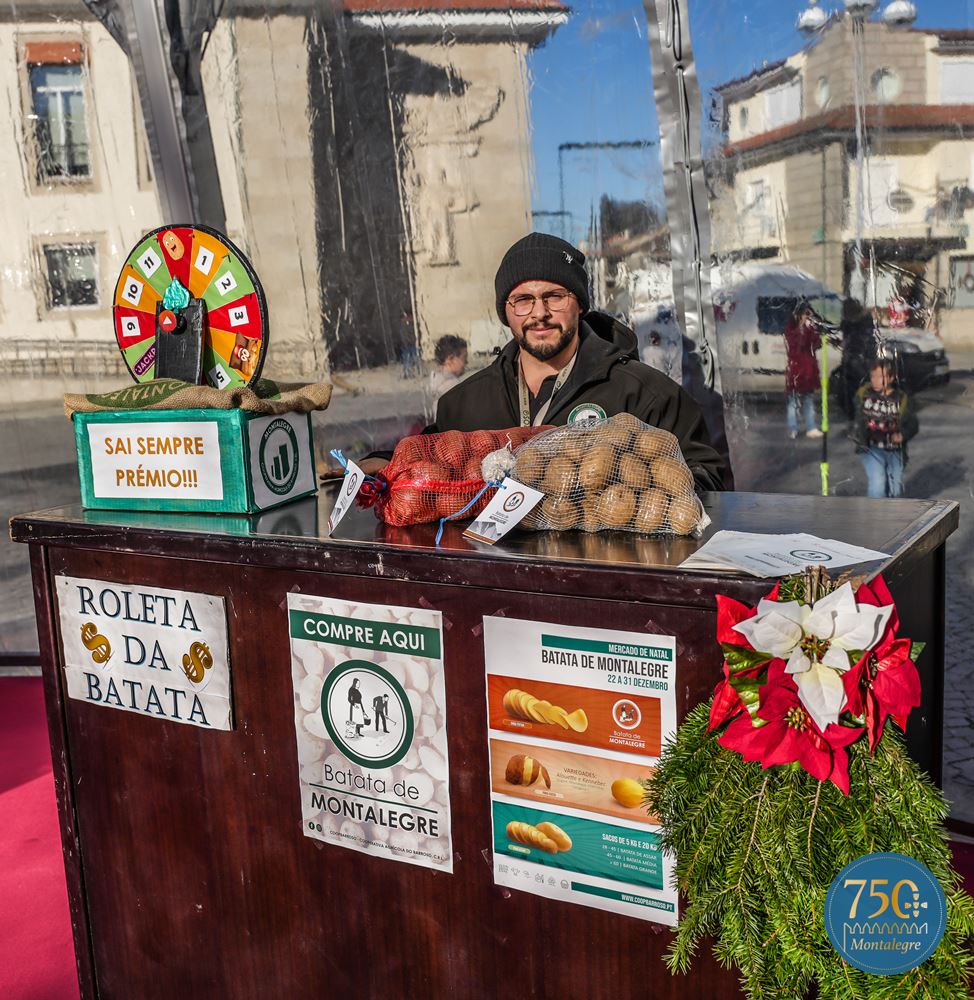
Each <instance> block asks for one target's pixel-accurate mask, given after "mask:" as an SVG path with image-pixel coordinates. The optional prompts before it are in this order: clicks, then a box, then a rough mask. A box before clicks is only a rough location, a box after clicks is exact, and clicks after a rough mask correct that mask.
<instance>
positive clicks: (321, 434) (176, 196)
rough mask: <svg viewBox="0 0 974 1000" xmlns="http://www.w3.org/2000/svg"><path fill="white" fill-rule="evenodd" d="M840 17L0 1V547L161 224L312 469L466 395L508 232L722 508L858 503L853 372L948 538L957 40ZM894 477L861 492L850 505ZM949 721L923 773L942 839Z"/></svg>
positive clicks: (955, 575)
mask: <svg viewBox="0 0 974 1000" xmlns="http://www.w3.org/2000/svg"><path fill="white" fill-rule="evenodd" d="M847 6H849V5H847V4H846V3H844V2H842V0H834V2H833V3H832V5H831V6H829V5H828V4H827V3H813V4H811V5H807V4H806V3H805V2H804V0H786V2H781V0H754V2H750V3H747V4H740V3H732V2H730V0H674V2H672V3H670V2H664V0H646V2H645V3H636V2H630V0H582V2H580V3H577V4H572V5H569V4H566V3H564V2H561V0H503V2H501V0H496V2H495V0H452V2H450V0H415V2H413V0H410V2H406V3H404V2H398V0H397V2H392V0H344V2H341V3H329V4H325V3H321V2H312V0H288V2H284V0H279V2H278V0H263V2H250V0H225V2H220V0H146V2H144V3H138V4H130V3H123V2H122V0H87V2H81V0H73V2H69V0H62V2H55V0H28V2H19V0H18V2H16V3H14V2H13V0H0V42H2V45H3V46H4V51H6V52H7V53H10V54H12V55H13V56H14V58H8V59H7V60H5V61H4V63H3V69H2V70H0V80H2V86H3V91H4V93H3V97H4V106H5V107H6V108H7V109H8V111H9V113H8V114H7V115H6V117H5V119H4V125H3V128H4V129H6V133H5V141H4V142H3V143H0V167H2V176H3V177H4V180H5V183H4V185H3V186H2V187H0V211H2V217H3V218H4V220H5V222H6V224H7V239H6V240H4V241H3V243H2V245H0V267H2V271H3V276H4V281H3V283H2V286H0V332H2V336H0V373H2V375H3V377H4V378H5V380H6V384H5V392H4V396H3V402H2V404H0V414H2V419H3V421H4V425H5V426H4V433H3V442H4V444H3V448H2V450H0V472H2V480H0V481H2V483H3V492H2V498H3V499H2V504H0V507H2V511H3V514H4V516H9V515H11V514H14V513H18V512H21V511H24V510H28V509H37V508H43V507H49V506H53V505H56V504H58V503H66V502H75V501H76V500H77V497H78V484H77V478H76V471H75V455H74V443H73V435H72V433H71V428H70V425H69V424H68V423H67V422H66V421H65V420H64V418H63V415H62V414H61V408H60V398H61V395H62V394H63V393H64V392H66V391H72V392H78V391H96V390H107V389H112V388H117V387H119V386H121V385H124V384H126V383H127V382H128V380H129V376H128V374H127V372H126V370H125V366H124V364H123V362H122V359H121V356H120V354H119V352H118V350H117V348H116V345H115V338H114V335H113V330H112V322H111V306H112V296H113V290H114V285H115V280H116V278H117V276H118V273H119V270H120V267H121V264H122V261H123V260H124V259H125V257H126V256H127V255H128V253H129V251H130V250H131V249H132V247H133V246H134V245H135V244H136V242H137V240H138V238H139V237H140V236H141V235H142V234H143V233H145V232H147V231H149V230H151V229H153V228H155V227H157V226H160V225H163V224H174V223H180V222H195V223H203V224H209V225H213V226H216V227H217V228H220V229H223V230H224V231H225V232H226V233H227V235H228V236H229V237H230V239H231V240H232V241H233V242H234V243H235V244H237V245H238V246H239V247H240V249H241V250H243V251H244V253H245V254H246V255H247V256H248V257H249V258H250V260H251V261H252V262H253V264H254V266H255V268H256V271H257V274H258V275H259V277H260V279H261V282H262V284H263V286H264V290H265V292H266V296H267V301H268V307H269V327H270V341H269V350H268V360H267V365H266V367H265V369H264V371H265V373H266V374H268V375H270V376H272V377H278V378H286V379H314V378H320V379H330V380H331V381H332V382H333V383H334V385H335V387H336V392H335V395H334V397H333V401H332V404H331V406H330V408H329V409H328V410H327V411H326V412H325V413H323V414H318V415H316V418H315V419H316V431H317V435H316V438H317V447H318V449H319V462H320V464H321V466H322V468H324V467H325V466H326V465H327V464H330V460H329V459H328V458H327V456H328V453H329V451H330V449H331V448H334V447H339V448H341V449H342V450H343V451H344V452H345V454H347V455H349V456H351V457H361V456H362V455H364V454H365V453H366V452H368V451H371V450H373V449H377V448H379V449H381V448H390V447H391V446H392V445H393V444H394V443H395V441H397V440H398V439H399V438H401V437H403V436H404V435H406V434H409V433H416V432H417V431H419V430H420V429H421V428H422V427H423V426H424V425H425V424H426V423H427V422H428V421H429V419H430V417H431V416H432V414H433V412H434V408H435V401H436V396H437V395H438V394H439V393H441V392H442V391H445V389H446V388H448V387H449V386H450V385H452V384H454V383H455V382H456V380H457V379H460V378H463V377H465V376H466V375H468V374H469V373H470V372H471V371H474V370H476V369H477V368H479V367H482V366H483V365H485V364H488V363H489V362H490V360H491V359H492V357H493V356H494V353H495V352H496V351H497V350H498V349H499V348H500V347H502V346H503V345H504V344H505V343H506V342H507V340H508V338H509V336H510V333H509V331H508V330H507V329H506V328H505V327H503V326H502V325H501V323H500V321H499V319H498V317H497V314H496V309H495V303H494V290H493V277H494V273H495V270H496V268H497V265H498V262H499V261H500V258H501V256H502V254H503V252H504V250H505V249H506V248H507V247H508V246H509V245H510V244H511V243H513V242H514V241H515V240H517V239H518V238H520V237H521V236H523V235H524V234H525V233H527V232H529V231H531V230H532V229H537V230H541V231H546V232H550V233H554V234H556V235H558V236H562V237H564V238H566V239H569V240H570V241H572V242H573V243H574V244H575V245H577V246H578V247H580V248H581V249H582V251H583V252H584V254H585V255H586V259H587V268H588V272H589V275H590V280H591V290H592V299H593V302H594V303H595V304H596V306H597V307H599V308H601V309H602V310H604V311H606V312H609V313H611V314H613V315H615V316H616V317H618V318H621V319H622V320H624V321H625V322H627V323H629V324H630V325H631V326H632V327H633V328H634V330H635V331H636V334H637V339H638V343H639V351H640V355H641V357H642V359H643V360H644V361H646V362H647V363H649V364H651V365H653V366H655V367H657V368H659V369H660V370H662V371H664V372H665V373H666V374H668V375H670V377H672V378H674V379H676V380H678V381H683V382H684V384H686V385H687V386H688V387H689V388H690V389H691V390H692V391H694V392H695V393H696V394H697V396H698V398H699V399H700V400H701V402H702V403H704V405H705V406H708V407H710V410H709V411H708V418H713V419H716V420H717V423H716V424H715V426H717V427H718V429H719V426H720V419H721V417H722V418H723V425H724V427H725V428H726V432H727V439H728V446H729V450H730V455H731V459H732V461H733V467H734V476H735V480H736V485H737V487H738V488H739V489H760V490H764V491H768V490H770V491H781V492H798V493H814V494H821V493H829V494H846V495H858V494H865V493H866V490H867V482H868V480H867V465H868V464H864V463H863V460H862V457H861V455H860V454H858V453H857V451H856V448H855V446H854V445H853V444H852V443H851V441H850V440H849V432H850V430H851V429H852V424H851V423H850V416H849V415H850V413H851V411H852V409H853V407H854V405H855V400H856V393H857V391H858V390H859V388H860V386H861V385H862V383H863V380H864V379H866V378H868V375H869V370H870V367H871V364H872V362H873V361H874V360H875V359H876V358H877V357H878V358H883V359H887V360H888V361H889V362H890V363H891V365H892V370H893V373H894V374H896V375H898V376H899V378H900V381H901V383H902V384H903V385H905V386H906V387H907V389H908V390H909V392H910V393H911V395H912V396H913V397H914V399H915V402H916V404H917V410H918V414H919V428H920V429H919V433H918V434H917V436H916V437H915V438H914V439H913V440H912V441H911V442H910V444H909V462H908V463H907V465H906V467H905V470H904V472H903V475H902V489H903V491H904V493H905V495H907V496H913V497H943V498H949V499H959V500H960V501H961V502H962V505H963V507H964V509H965V510H966V508H967V507H968V506H969V505H970V502H971V445H970V435H969V433H968V432H967V430H966V428H967V425H968V423H969V413H970V405H969V398H968V397H969V392H968V389H969V383H970V382H971V380H972V379H974V375H972V368H974V364H972V358H974V343H972V336H974V335H972V333H971V331H972V329H974V324H972V320H974V245H972V243H971V239H972V237H971V235H970V233H971V223H972V222H974V146H972V136H971V133H972V130H974V84H972V82H971V81H972V80H974V72H972V71H971V70H972V68H974V22H971V21H970V14H969V12H968V11H967V8H966V7H964V6H963V5H961V6H958V5H948V4H946V3H944V2H942V0H924V2H923V3H918V4H917V9H918V19H917V21H916V23H915V24H912V25H911V24H903V23H900V22H902V20H903V16H904V15H902V11H903V10H904V9H905V7H907V6H908V5H903V4H900V5H898V6H897V7H896V11H899V13H896V11H894V14H895V16H893V15H891V14H889V13H888V11H887V6H888V4H884V3H882V2H877V3H875V4H870V3H858V4H856V5H852V6H853V7H854V9H855V10H856V11H857V12H858V13H856V14H852V13H848V12H847V10H846V8H847ZM884 14H885V15H886V16H885V19H884ZM891 22H896V23H891ZM691 35H692V46H691V44H690V41H691ZM698 94H699V97H698V96H697V95H698ZM698 137H699V151H698V149H697V138H698ZM674 274H675V275H676V281H675V282H674ZM789 344H791V345H792V347H791V355H792V356H791V358H789V346H788V345H789ZM707 345H709V346H710V347H711V348H713V349H715V351H716V357H717V361H718V365H717V366H716V368H714V367H712V366H710V365H709V355H708V353H707ZM701 376H702V377H701ZM719 392H722V393H723V397H722V400H721V397H720V395H719V394H718V393H719ZM722 404H723V412H721V405H722ZM891 433H892V432H891ZM895 473H896V470H895V469H892V468H888V467H887V464H885V463H884V464H883V465H882V468H878V467H876V468H872V470H871V475H872V482H873V488H874V489H880V488H882V489H883V490H886V489H887V488H888V487H892V488H894V489H895V488H896V487H897V476H896V474H895ZM880 480H882V482H881V481H880ZM966 523H967V519H966V518H965V517H962V519H961V525H962V527H961V531H960V532H959V533H958V535H957V536H956V537H955V539H954V540H952V542H951V544H950V554H951V555H950V560H949V563H948V598H947V615H948V631H949V644H950V645H949V649H948V653H949V660H950V664H951V666H950V670H951V674H950V676H949V678H948V690H954V691H961V692H963V691H965V690H968V689H971V688H972V685H971V684H970V680H971V678H970V677H968V676H967V675H966V674H965V673H964V671H966V670H968V668H967V667H966V666H965V665H964V660H965V658H964V656H963V647H962V645H961V640H962V637H963V628H964V626H965V625H966V624H967V621H968V620H969V619H970V618H971V615H972V609H974V576H972V574H974V570H968V569H967V568H966V567H965V562H964V560H963V559H962V554H963V552H964V551H965V549H966V548H967V547H969V544H970V537H969V533H970V529H969V528H967V527H965V525H966ZM0 574H2V578H3V581H4V584H5V594H6V595H7V601H6V602H5V609H4V627H3V630H2V631H0V652H2V653H4V654H6V653H10V652H13V651H18V650H20V651H28V652H29V651H31V650H35V649H36V636H35V635H34V627H33V622H32V616H31V605H32V602H31V597H30V587H29V576H28V571H27V559H26V553H25V552H24V551H23V550H18V551H14V548H13V546H11V545H10V544H9V543H8V542H6V541H3V542H0ZM965 698H966V696H963V697H960V699H959V700H957V701H956V703H950V704H948V709H947V711H948V721H949V726H950V727H951V728H950V729H948V735H947V739H948V751H947V758H946V759H945V764H946V771H947V779H948V782H950V781H953V782H955V784H954V785H948V788H949V790H950V791H952V793H953V794H955V798H956V800H957V802H958V803H960V804H959V805H958V809H961V810H963V809H967V810H968V813H969V815H974V789H972V788H971V779H970V777H969V776H967V777H965V775H969V771H970V767H969V764H970V759H971V757H972V756H974V752H971V751H970V748H969V747H968V746H967V744H966V743H965V742H964V741H965V740H967V739H968V738H969V737H968V736H963V737H958V738H957V739H955V738H954V737H953V736H952V735H951V733H953V732H954V731H957V732H960V733H969V730H970V723H971V716H972V714H974V705H972V703H971V702H970V701H968V700H965ZM965 754H966V758H965V757H964V755H965ZM965 768H966V771H965ZM965 781H966V782H967V785H966V786H964V787H965V788H966V789H967V791H965V792H963V793H962V792H961V791H960V789H961V785H962V783H963V782H965ZM964 795H967V796H968V797H967V798H964ZM964 803H966V805H964Z"/></svg>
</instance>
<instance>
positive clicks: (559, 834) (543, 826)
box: [537, 822, 572, 851]
mask: <svg viewBox="0 0 974 1000" xmlns="http://www.w3.org/2000/svg"><path fill="white" fill-rule="evenodd" d="M537 829H538V830H539V831H540V832H541V833H543V834H544V835H545V836H546V837H550V838H551V839H552V840H553V841H554V842H555V843H556V844H557V845H558V850H559V851H570V850H571V849H572V838H571V837H569V836H568V834H567V833H565V831H564V830H563V829H562V828H561V827H560V826H557V825H556V824H555V823H547V822H545V823H539V824H538V826H537Z"/></svg>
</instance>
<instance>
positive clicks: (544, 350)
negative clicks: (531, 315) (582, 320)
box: [514, 320, 578, 361]
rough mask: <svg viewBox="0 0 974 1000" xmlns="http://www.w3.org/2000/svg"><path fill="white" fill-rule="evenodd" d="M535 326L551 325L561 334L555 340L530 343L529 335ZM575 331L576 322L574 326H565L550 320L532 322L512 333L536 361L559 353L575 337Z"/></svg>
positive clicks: (522, 347) (576, 331)
mask: <svg viewBox="0 0 974 1000" xmlns="http://www.w3.org/2000/svg"><path fill="white" fill-rule="evenodd" d="M536 326H553V327H556V328H557V329H559V330H561V334H560V336H558V338H557V339H555V340H552V341H547V342H546V343H543V344H533V343H531V340H530V335H531V331H532V330H533V329H534V328H535V327H536ZM577 333H578V324H577V323H576V324H575V325H574V326H571V327H566V326H562V325H561V323H556V322H554V321H553V320H552V321H551V322H549V323H534V324H532V325H531V326H530V327H522V328H521V332H520V333H515V334H514V339H515V340H516V341H517V342H518V344H519V346H520V347H521V349H522V350H524V351H526V352H527V353H528V354H530V355H531V357H532V358H536V359H537V360H538V361H548V360H550V359H551V358H553V357H555V356H556V355H558V354H561V352H562V351H563V350H564V349H565V348H566V347H567V346H568V345H569V344H570V343H571V342H572V340H574V339H575V336H576V335H577Z"/></svg>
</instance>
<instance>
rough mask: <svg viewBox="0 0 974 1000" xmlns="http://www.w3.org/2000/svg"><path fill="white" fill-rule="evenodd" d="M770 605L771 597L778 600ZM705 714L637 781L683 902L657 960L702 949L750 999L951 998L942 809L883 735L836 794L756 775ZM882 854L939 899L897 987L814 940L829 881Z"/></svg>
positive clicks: (682, 962) (684, 958)
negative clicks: (915, 962)
mask: <svg viewBox="0 0 974 1000" xmlns="http://www.w3.org/2000/svg"><path fill="white" fill-rule="evenodd" d="M783 599H784V598H783ZM708 723H709V705H701V706H699V707H698V708H696V709H695V710H694V711H693V712H691V713H690V715H689V716H688V717H687V719H686V721H685V722H684V724H683V725H682V726H681V727H680V730H679V732H678V734H677V737H676V739H675V740H674V741H672V742H671V743H669V744H668V745H667V747H666V748H665V750H664V752H663V756H662V758H661V760H660V766H659V768H658V769H657V771H656V773H655V775H654V776H653V778H652V779H651V780H650V781H649V782H648V783H647V806H648V808H649V810H650V811H651V812H652V813H654V814H655V815H656V816H658V817H659V819H660V822H661V824H662V840H663V846H664V848H666V849H667V850H670V851H672V852H673V853H674V855H675V857H676V868H675V878H676V882H677V885H678V886H679V888H680V889H681V890H682V892H683V893H684V894H685V897H686V900H685V906H684V908H683V910H682V915H681V919H680V924H679V926H678V928H677V930H676V933H675V936H674V938H673V941H672V942H671V945H670V948H669V951H668V953H667V956H666V962H667V965H668V967H669V968H670V969H671V971H673V972H674V973H676V972H686V971H687V970H689V968H690V967H691V966H692V964H693V961H694V958H695V956H696V954H697V950H698V948H699V947H700V946H701V945H702V944H703V943H704V942H705V940H706V939H712V940H713V945H712V946H713V951H714V954H715V956H716V957H717V959H718V960H719V961H720V962H721V963H722V964H724V965H725V966H727V967H730V968H734V969H736V970H737V971H738V973H739V974H740V979H741V984H742V988H743V989H744V991H745V993H746V995H747V996H748V997H749V998H751V1000H763V998H774V1000H788V998H795V1000H801V998H804V997H806V996H807V995H808V994H809V993H810V992H812V993H814V992H815V991H817V995H818V996H819V997H821V998H825V997H828V998H829V1000H919V998H930V1000H957V998H960V997H965V996H968V995H969V992H968V991H969V983H970V977H971V974H972V970H974V958H972V952H971V943H972V941H974V900H972V899H971V898H970V897H969V896H968V895H967V894H966V893H965V892H964V891H963V889H962V887H961V882H960V878H959V877H958V875H957V873H956V872H955V871H954V870H953V868H952V866H951V860H950V852H949V849H948V846H947V843H946V840H945V835H944V832H943V826H942V824H943V821H944V819H945V817H946V815H947V804H946V802H945V801H944V798H943V795H942V794H941V792H940V791H939V790H938V789H936V788H935V787H934V785H933V783H932V782H931V781H930V779H929V778H928V777H927V775H925V774H924V773H923V772H922V771H921V770H920V768H919V767H918V766H917V765H916V764H915V763H914V762H913V761H912V760H911V759H910V757H909V756H908V755H907V753H906V750H905V747H904V744H903V741H902V739H901V737H900V736H899V735H898V734H897V732H896V731H895V730H894V729H893V728H892V727H890V726H888V727H887V728H886V731H885V732H884V734H883V736H882V739H881V740H880V742H879V745H878V746H877V748H876V751H875V754H874V755H873V756H872V757H870V755H869V749H868V745H867V741H866V740H860V741H859V742H857V743H855V744H853V745H852V746H851V747H849V750H848V753H849V775H850V785H851V789H850V794H849V795H848V796H846V795H843V794H842V792H841V791H840V790H839V789H838V788H837V787H836V786H835V785H833V784H832V783H831V782H824V783H820V782H818V781H817V780H816V779H815V778H813V777H812V776H811V775H809V774H807V773H806V772H805V771H804V770H802V769H801V768H800V767H799V766H798V765H786V766H782V767H773V768H769V769H763V768H762V767H761V765H760V764H757V763H749V762H747V761H745V760H744V759H743V757H741V756H740V755H739V754H737V753H735V752H734V751H732V750H727V749H725V748H723V747H721V746H720V744H719V743H718V742H717V734H716V733H714V732H709V731H708ZM878 851H895V852H899V853H901V854H907V855H909V856H911V857H914V858H916V859H917V860H918V861H921V862H923V863H924V864H925V865H927V867H928V868H930V870H931V871H932V872H933V874H934V876H935V877H936V878H937V879H938V880H939V882H940V884H941V886H942V887H943V889H944V893H945V896H946V898H947V908H948V919H947V929H946V932H945V934H944V937H943V940H942V941H941V943H940V946H939V947H938V948H937V950H936V951H935V952H934V954H933V955H932V956H931V957H930V958H929V959H927V961H926V962H924V963H923V965H921V966H920V967H919V968H918V969H916V970H914V971H913V972H911V973H909V974H908V975H906V976H902V977H887V976H872V975H868V974H867V973H864V972H861V971H860V970H858V969H855V968H853V967H852V966H850V965H848V964H847V963H846V962H844V961H843V960H842V958H841V957H840V956H839V955H838V954H837V953H836V951H835V950H834V948H833V947H832V945H831V942H830V941H829V939H828V935H827V934H826V931H825V919H824V906H825V895H826V892H827V890H828V887H829V884H830V883H831V881H832V879H833V878H834V877H835V876H836V875H837V874H838V872H839V871H840V870H841V869H842V868H844V867H845V866H846V865H847V864H848V863H849V862H851V861H854V860H855V859H856V858H858V857H861V856H862V855H864V854H871V853H874V852H878Z"/></svg>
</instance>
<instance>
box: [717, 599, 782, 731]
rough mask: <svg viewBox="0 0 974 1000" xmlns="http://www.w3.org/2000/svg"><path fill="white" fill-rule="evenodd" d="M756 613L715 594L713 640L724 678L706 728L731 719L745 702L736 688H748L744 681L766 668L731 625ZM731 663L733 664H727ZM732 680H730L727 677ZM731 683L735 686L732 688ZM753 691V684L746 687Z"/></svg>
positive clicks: (763, 656) (766, 659)
mask: <svg viewBox="0 0 974 1000" xmlns="http://www.w3.org/2000/svg"><path fill="white" fill-rule="evenodd" d="M777 593H778V585H777V584H775V588H774V590H773V591H772V592H771V595H774V596H771V595H769V597H768V600H774V597H776V596H777ZM756 614H757V608H749V607H748V606H747V605H746V604H742V603H741V602H740V601H735V600H734V598H732V597H725V596H724V595H723V594H718V595H717V641H718V642H719V643H720V645H721V648H722V649H723V650H724V655H725V659H724V679H723V680H722V681H721V682H720V683H719V684H718V685H717V687H716V688H715V689H714V699H713V701H712V702H711V705H710V728H711V729H716V728H717V727H718V726H722V725H723V724H724V723H725V722H727V721H728V720H729V719H732V718H734V716H735V715H737V714H738V713H739V712H742V711H743V710H744V708H745V707H746V706H745V702H744V700H743V699H742V698H741V694H740V689H741V688H745V687H746V686H748V682H750V681H752V679H753V678H755V677H757V675H758V674H759V673H760V672H761V671H762V670H763V669H764V668H765V667H766V666H767V664H768V661H769V657H768V656H766V655H763V654H757V655H754V653H755V651H754V650H753V649H752V647H751V644H750V643H749V642H748V641H747V639H746V638H745V637H744V636H743V635H741V633H740V632H737V631H735V628H734V626H735V625H738V624H740V623H741V622H743V621H747V620H748V619H749V618H753V617H754V616H755V615H756ZM749 654H750V655H749ZM731 661H733V663H731ZM732 677H733V678H734V681H733V682H732V681H731V678H732ZM735 683H736V685H737V686H735ZM750 686H751V687H753V688H754V690H755V692H756V690H757V689H756V686H755V685H754V684H753V682H752V683H751V684H750Z"/></svg>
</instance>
